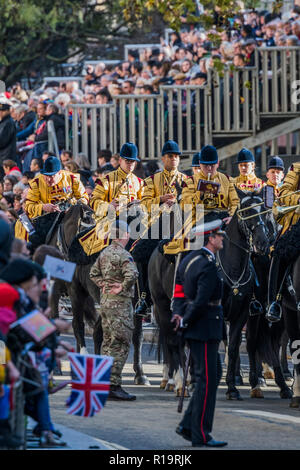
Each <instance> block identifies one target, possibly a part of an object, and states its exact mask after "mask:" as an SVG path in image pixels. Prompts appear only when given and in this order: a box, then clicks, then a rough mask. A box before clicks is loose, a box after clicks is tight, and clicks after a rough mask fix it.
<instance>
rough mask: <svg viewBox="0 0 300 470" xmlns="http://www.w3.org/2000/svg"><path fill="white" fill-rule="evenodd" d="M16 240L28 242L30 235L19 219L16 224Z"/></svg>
mask: <svg viewBox="0 0 300 470" xmlns="http://www.w3.org/2000/svg"><path fill="white" fill-rule="evenodd" d="M15 238H19V239H20V240H26V241H27V242H28V239H29V233H28V232H27V230H25V227H24V226H23V225H22V223H21V221H20V220H19V219H18V220H17V221H16V223H15Z"/></svg>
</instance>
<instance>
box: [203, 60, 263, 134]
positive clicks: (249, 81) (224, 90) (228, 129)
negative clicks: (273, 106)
mask: <svg viewBox="0 0 300 470" xmlns="http://www.w3.org/2000/svg"><path fill="white" fill-rule="evenodd" d="M207 83H208V84H207V89H206V93H207V96H208V105H207V110H208V111H207V112H208V116H207V121H208V126H209V130H208V134H209V135H210V134H212V135H217V134H220V135H222V134H227V135H228V136H230V135H232V134H253V133H255V132H256V130H257V129H258V128H259V118H258V113H257V106H258V101H257V68H256V67H245V68H235V69H233V70H231V69H229V68H227V69H225V70H224V71H223V72H222V73H219V72H217V71H214V70H210V71H209V74H208V82H207Z"/></svg>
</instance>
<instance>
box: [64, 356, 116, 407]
mask: <svg viewBox="0 0 300 470" xmlns="http://www.w3.org/2000/svg"><path fill="white" fill-rule="evenodd" d="M68 357H69V359H70V364H71V375H72V392H71V395H70V397H69V399H68V401H67V403H66V404H67V406H68V407H69V408H68V410H67V413H68V414H73V415H76V416H94V414H95V413H98V412H99V411H100V410H101V409H102V408H103V407H104V405H105V402H106V399H107V396H108V393H109V386H110V372H111V366H112V364H113V358H112V357H109V356H96V355H94V354H87V355H81V354H76V353H69V354H68Z"/></svg>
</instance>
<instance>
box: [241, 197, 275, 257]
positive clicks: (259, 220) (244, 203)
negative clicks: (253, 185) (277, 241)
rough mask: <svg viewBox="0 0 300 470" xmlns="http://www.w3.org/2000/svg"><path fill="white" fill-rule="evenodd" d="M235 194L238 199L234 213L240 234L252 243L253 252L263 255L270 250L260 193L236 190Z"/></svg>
mask: <svg viewBox="0 0 300 470" xmlns="http://www.w3.org/2000/svg"><path fill="white" fill-rule="evenodd" d="M236 192H237V194H238V196H239V199H240V207H239V210H238V211H237V212H236V213H237V216H238V223H239V227H240V229H241V232H242V233H243V234H244V235H245V237H246V238H247V240H248V241H249V242H250V243H252V245H253V249H254V251H255V252H257V253H258V254H261V255H265V254H267V253H268V251H269V248H270V239H269V230H268V228H267V223H266V222H267V221H266V214H262V212H264V210H265V207H264V200H263V194H262V191H259V192H257V191H254V192H250V191H241V190H240V189H238V188H236ZM241 210H242V211H241Z"/></svg>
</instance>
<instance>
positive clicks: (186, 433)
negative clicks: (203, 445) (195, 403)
mask: <svg viewBox="0 0 300 470" xmlns="http://www.w3.org/2000/svg"><path fill="white" fill-rule="evenodd" d="M175 432H176V433H177V434H179V436H181V437H183V439H186V440H187V441H190V442H191V441H192V436H191V431H190V430H189V429H186V428H184V427H183V426H180V425H179V426H177V428H176V429H175Z"/></svg>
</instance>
